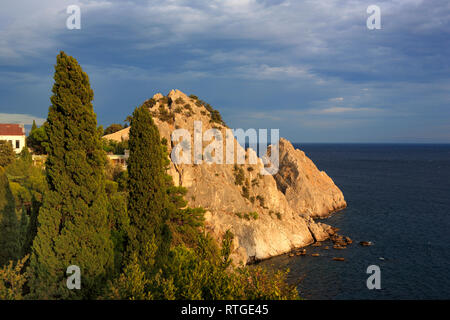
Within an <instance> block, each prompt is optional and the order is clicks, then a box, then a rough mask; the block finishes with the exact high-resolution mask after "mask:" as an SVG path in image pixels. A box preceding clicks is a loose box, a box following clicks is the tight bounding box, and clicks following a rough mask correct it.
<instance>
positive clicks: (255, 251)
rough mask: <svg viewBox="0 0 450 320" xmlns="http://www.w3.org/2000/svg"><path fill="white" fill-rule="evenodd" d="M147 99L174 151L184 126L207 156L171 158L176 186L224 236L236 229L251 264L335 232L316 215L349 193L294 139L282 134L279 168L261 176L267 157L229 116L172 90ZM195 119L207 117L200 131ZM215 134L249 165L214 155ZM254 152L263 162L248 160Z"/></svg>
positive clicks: (239, 251)
mask: <svg viewBox="0 0 450 320" xmlns="http://www.w3.org/2000/svg"><path fill="white" fill-rule="evenodd" d="M144 104H145V105H146V106H148V108H149V111H150V112H151V113H152V115H153V119H154V121H155V124H156V125H157V126H158V128H159V131H160V134H161V137H162V138H165V139H166V140H167V147H168V150H169V153H171V152H172V151H173V150H174V148H175V149H176V148H177V145H178V144H179V140H176V141H172V133H173V131H174V130H175V129H185V130H186V131H185V133H188V135H187V137H188V141H189V140H190V142H191V148H190V149H189V152H188V153H190V156H191V160H192V162H194V160H195V159H199V160H200V161H199V162H198V163H197V164H195V163H193V164H185V163H182V164H180V163H178V164H177V163H174V162H173V161H171V163H170V168H169V174H170V175H171V176H172V177H173V180H174V183H175V185H181V186H184V187H185V188H187V190H188V192H187V195H186V200H187V201H188V203H189V206H191V207H196V206H201V207H203V208H205V209H206V211H207V212H206V214H205V219H206V227H207V228H208V229H209V231H210V232H211V233H212V234H213V235H214V236H215V237H216V238H217V239H219V240H220V239H221V237H222V236H223V235H224V234H225V232H226V231H227V230H231V231H232V232H233V234H234V235H235V239H234V252H233V255H232V258H233V259H234V262H236V263H239V262H242V263H244V264H245V263H247V262H249V261H252V260H261V259H266V258H269V257H272V256H276V255H280V254H283V253H286V252H289V251H291V250H292V249H294V248H299V247H303V246H306V245H309V244H311V243H313V242H314V241H323V240H325V239H326V238H328V233H327V232H326V231H325V230H326V229H327V228H329V226H327V225H325V224H320V223H316V222H314V221H313V220H312V218H311V217H312V216H323V215H325V214H329V213H330V212H333V211H335V210H337V209H339V208H342V207H344V206H345V201H344V198H343V195H342V192H340V190H339V189H338V188H337V187H336V186H335V185H334V183H333V181H332V180H331V179H330V178H329V177H328V176H327V175H326V174H325V173H324V172H320V171H319V170H318V169H317V168H316V166H315V165H314V164H313V163H312V161H311V160H310V159H308V158H307V157H306V156H305V154H304V153H303V152H302V151H300V150H295V149H294V148H293V147H292V145H291V144H290V143H289V142H288V141H287V140H284V139H281V141H280V168H279V172H278V174H276V175H275V176H272V175H262V174H261V172H262V171H261V170H262V169H263V168H264V164H263V162H262V160H261V159H260V158H258V157H257V156H256V153H255V152H254V151H253V150H252V149H247V150H244V149H243V148H242V147H241V146H240V145H239V144H238V143H237V141H236V140H235V139H234V138H233V137H231V138H230V139H227V138H226V137H227V135H226V130H227V129H228V128H227V126H226V125H225V123H223V121H221V119H220V117H219V118H218V117H217V114H216V111H215V110H214V109H212V108H211V107H210V106H209V105H207V104H205V103H203V102H202V101H200V100H199V99H198V98H196V97H188V96H186V95H185V94H184V93H182V92H181V91H179V90H172V91H171V92H170V93H169V94H168V95H167V96H163V95H162V94H156V95H154V96H153V98H152V99H150V100H147V101H146V102H145V103H144ZM194 121H201V124H200V125H199V123H198V122H197V123H196V124H197V127H196V130H194ZM210 129H217V130H216V133H215V134H217V132H220V133H221V136H214V138H211V139H207V138H206V136H207V134H206V132H207V131H208V130H210ZM122 131H123V130H122ZM178 131H179V130H178ZM127 133H128V131H127V132H125V131H123V132H120V131H119V133H117V134H116V136H117V137H120V139H123V138H124V137H123V136H124V134H125V135H126V134H127ZM201 133H203V141H202V140H200V146H201V149H202V150H201V151H200V152H201V154H202V156H200V157H196V156H195V154H196V153H198V150H197V151H196V148H195V139H196V134H197V138H198V134H200V139H201ZM110 138H114V137H110ZM185 138H186V137H185ZM119 141H120V140H119ZM213 141H216V142H217V143H218V144H217V145H222V146H223V150H224V153H225V150H226V149H227V148H228V147H227V144H228V143H230V142H231V146H232V147H233V149H234V150H235V154H234V155H233V157H234V160H236V157H237V154H238V151H239V150H240V151H242V152H243V153H244V154H245V158H246V162H245V164H238V165H236V164H226V163H227V158H226V156H225V155H224V156H223V159H222V163H211V161H208V159H214V157H216V156H218V155H219V154H220V152H218V150H219V149H217V148H216V149H215V150H214V151H212V152H210V153H208V151H207V150H208V146H209V145H210V144H211V142H213ZM185 142H186V141H185ZM197 142H198V140H197ZM210 151H211V150H210ZM180 154H184V153H183V152H182V153H180ZM253 157H254V159H256V161H255V162H254V163H249V162H250V161H249V159H253ZM216 159H217V158H216ZM216 162H217V161H216ZM219 162H220V161H219ZM232 163H235V161H233V162H232Z"/></svg>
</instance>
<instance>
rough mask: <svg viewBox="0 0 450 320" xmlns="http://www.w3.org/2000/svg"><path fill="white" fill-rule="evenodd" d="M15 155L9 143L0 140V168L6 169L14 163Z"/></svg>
mask: <svg viewBox="0 0 450 320" xmlns="http://www.w3.org/2000/svg"><path fill="white" fill-rule="evenodd" d="M15 157H16V154H15V152H14V149H13V147H12V145H11V143H10V142H8V141H4V140H0V167H6V166H7V165H9V164H10V163H11V162H13V161H14V159H15Z"/></svg>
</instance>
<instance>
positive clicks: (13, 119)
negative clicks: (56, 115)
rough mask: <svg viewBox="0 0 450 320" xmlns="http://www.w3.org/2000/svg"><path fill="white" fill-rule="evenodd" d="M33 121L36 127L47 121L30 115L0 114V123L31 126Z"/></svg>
mask: <svg viewBox="0 0 450 320" xmlns="http://www.w3.org/2000/svg"><path fill="white" fill-rule="evenodd" d="M33 120H34V121H36V124H37V125H38V126H41V125H42V124H43V123H44V122H45V121H46V120H47V119H44V118H40V117H36V116H33V115H31V114H19V113H0V123H17V124H24V125H31V124H33Z"/></svg>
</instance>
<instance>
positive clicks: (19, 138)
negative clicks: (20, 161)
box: [0, 123, 26, 153]
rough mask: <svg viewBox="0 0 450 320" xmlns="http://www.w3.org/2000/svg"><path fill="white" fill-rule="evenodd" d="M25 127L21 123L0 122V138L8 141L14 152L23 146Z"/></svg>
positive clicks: (17, 151) (20, 149)
mask: <svg viewBox="0 0 450 320" xmlns="http://www.w3.org/2000/svg"><path fill="white" fill-rule="evenodd" d="M25 139H26V136H25V128H24V126H23V125H22V124H3V123H0V140H5V141H9V142H10V143H11V145H12V147H13V149H14V151H15V152H16V153H20V151H22V149H23V148H24V147H25Z"/></svg>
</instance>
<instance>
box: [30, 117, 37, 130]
mask: <svg viewBox="0 0 450 320" xmlns="http://www.w3.org/2000/svg"><path fill="white" fill-rule="evenodd" d="M36 129H37V125H36V121H35V120H33V125H32V126H31V131H30V132H33V131H34V130H36Z"/></svg>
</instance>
